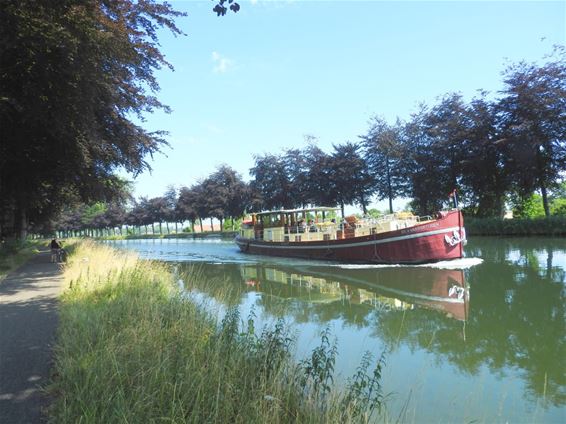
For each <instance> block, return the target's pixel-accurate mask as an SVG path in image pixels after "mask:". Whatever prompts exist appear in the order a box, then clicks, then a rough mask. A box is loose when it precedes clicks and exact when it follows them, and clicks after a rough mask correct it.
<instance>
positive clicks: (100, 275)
mask: <svg viewBox="0 0 566 424" xmlns="http://www.w3.org/2000/svg"><path fill="white" fill-rule="evenodd" d="M69 250H70V251H71V254H70V257H69V260H68V263H67V264H66V269H65V278H66V281H67V284H68V289H67V290H66V292H65V293H64V294H63V296H62V299H61V308H60V314H61V324H60V329H59V334H58V343H57V346H56V347H55V369H54V378H53V381H52V382H51V384H50V385H49V387H48V388H47V390H48V392H49V393H51V394H52V395H53V396H54V397H55V401H54V403H53V405H52V407H51V409H50V411H49V412H50V420H51V422H56V423H76V422H82V423H100V422H104V423H112V422H132V423H137V422H178V423H186V422H191V423H208V422H218V423H225V422H226V423H228V422H229V423H265V422H269V423H288V422H301V423H302V422H305V423H307V422H308V423H323V422H324V423H328V422H341V423H342V422H367V421H368V420H371V419H372V418H375V417H376V416H377V415H376V414H378V413H379V412H380V410H381V409H382V407H383V396H382V393H381V385H380V379H381V369H382V366H383V364H384V358H383V357H382V358H381V359H380V360H379V361H378V362H377V363H375V361H373V360H372V358H371V357H370V356H366V357H364V361H363V362H362V364H360V367H359V369H358V372H357V373H356V374H355V375H354V376H353V377H352V378H351V379H350V380H349V381H348V384H347V385H346V388H345V389H344V390H343V391H342V392H337V391H336V390H335V388H334V385H333V372H334V358H335V355H336V349H335V345H333V342H332V340H331V336H330V334H329V332H328V331H327V330H326V331H325V332H323V334H322V335H321V337H322V340H321V345H320V346H319V347H318V348H316V349H315V350H314V351H313V352H312V355H311V356H309V357H307V358H305V359H304V360H303V361H301V362H300V363H299V364H297V363H294V361H293V360H292V357H293V355H292V353H293V348H294V340H293V338H292V337H291V336H290V329H289V328H288V326H287V325H286V324H285V322H284V321H278V322H277V324H275V325H274V326H273V327H271V328H264V329H257V328H255V325H254V316H253V314H252V315H251V316H249V317H247V318H246V319H242V317H240V315H239V312H238V309H237V308H229V309H228V311H227V312H226V313H225V314H224V318H223V319H222V321H221V322H218V320H217V318H216V316H214V314H212V313H211V311H210V310H208V309H206V308H204V307H203V306H202V305H199V304H198V303H197V302H195V301H192V300H191V297H190V296H186V295H185V293H186V292H183V291H181V290H179V289H178V288H177V286H176V284H175V276H174V273H173V272H172V271H171V269H170V268H169V267H168V266H167V265H166V264H163V263H157V262H150V261H141V260H139V259H138V258H137V257H136V255H134V254H131V253H124V252H117V251H116V250H114V249H111V248H109V247H106V246H100V245H95V244H92V243H88V242H82V243H79V244H78V245H76V246H73V247H72V248H70V249H69ZM196 278H198V273H192V275H190V276H189V277H188V278H185V281H187V282H188V284H190V281H191V279H196ZM189 288H190V287H189ZM333 346H334V347H333ZM372 368H373V371H371V370H372Z"/></svg>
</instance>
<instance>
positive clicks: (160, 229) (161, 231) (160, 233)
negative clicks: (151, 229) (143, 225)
mask: <svg viewBox="0 0 566 424" xmlns="http://www.w3.org/2000/svg"><path fill="white" fill-rule="evenodd" d="M162 234H163V229H162V228H161V221H159V235H162Z"/></svg>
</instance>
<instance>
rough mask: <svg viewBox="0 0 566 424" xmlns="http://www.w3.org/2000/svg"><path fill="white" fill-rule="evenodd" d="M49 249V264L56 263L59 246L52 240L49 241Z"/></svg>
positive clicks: (55, 240)
mask: <svg viewBox="0 0 566 424" xmlns="http://www.w3.org/2000/svg"><path fill="white" fill-rule="evenodd" d="M49 247H50V248H51V262H57V259H58V258H59V249H61V245H60V244H59V243H58V242H57V239H53V240H51V243H50V244H49Z"/></svg>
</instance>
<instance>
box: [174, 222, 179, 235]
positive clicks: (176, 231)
mask: <svg viewBox="0 0 566 424" xmlns="http://www.w3.org/2000/svg"><path fill="white" fill-rule="evenodd" d="M178 232H179V230H177V221H175V234H177V233H178Z"/></svg>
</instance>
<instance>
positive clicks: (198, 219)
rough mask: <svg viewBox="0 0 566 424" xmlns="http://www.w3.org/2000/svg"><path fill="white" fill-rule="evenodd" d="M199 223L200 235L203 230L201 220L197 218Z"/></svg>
mask: <svg viewBox="0 0 566 424" xmlns="http://www.w3.org/2000/svg"><path fill="white" fill-rule="evenodd" d="M198 220H199V223H200V232H201V233H202V232H203V231H204V230H203V229H202V218H199V219H198Z"/></svg>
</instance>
